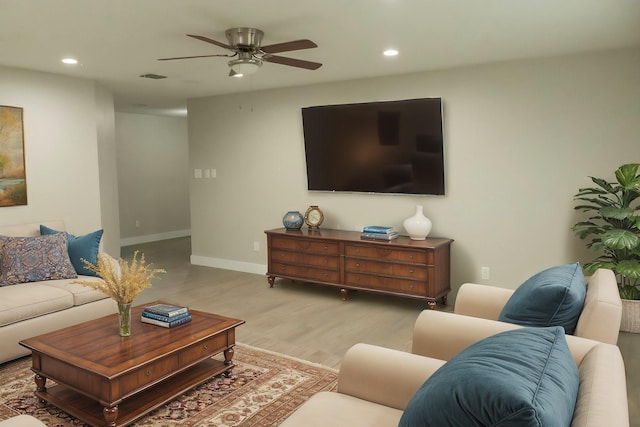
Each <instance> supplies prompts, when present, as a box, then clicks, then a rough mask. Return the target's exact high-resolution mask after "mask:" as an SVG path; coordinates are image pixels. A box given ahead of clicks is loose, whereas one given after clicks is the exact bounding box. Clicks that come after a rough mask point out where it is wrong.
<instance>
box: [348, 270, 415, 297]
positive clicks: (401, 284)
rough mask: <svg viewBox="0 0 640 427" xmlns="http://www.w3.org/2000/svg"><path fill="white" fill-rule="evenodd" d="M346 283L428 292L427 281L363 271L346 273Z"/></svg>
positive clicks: (362, 286) (412, 291) (366, 286)
mask: <svg viewBox="0 0 640 427" xmlns="http://www.w3.org/2000/svg"><path fill="white" fill-rule="evenodd" d="M345 282H346V283H345V284H346V285H347V286H348V285H351V286H357V287H359V288H370V289H376V290H387V291H394V292H402V293H406V294H414V295H421V296H424V295H426V293H427V283H426V282H422V281H417V280H408V279H398V278H395V277H385V276H375V275H371V274H362V273H352V272H347V273H345Z"/></svg>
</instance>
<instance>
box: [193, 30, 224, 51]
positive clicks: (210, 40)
mask: <svg viewBox="0 0 640 427" xmlns="http://www.w3.org/2000/svg"><path fill="white" fill-rule="evenodd" d="M187 36H189V37H193V38H194V39H198V40H201V41H203V42H206V43H211V44H214V45H216V46H220V47H223V48H225V49H229V50H233V48H232V47H231V46H229V45H228V44H224V43H222V42H219V41H215V40H213V39H210V38H209V37H205V36H196V35H194V34H187Z"/></svg>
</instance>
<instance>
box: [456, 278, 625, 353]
mask: <svg viewBox="0 0 640 427" xmlns="http://www.w3.org/2000/svg"><path fill="white" fill-rule="evenodd" d="M586 279H587V296H586V299H585V302H584V307H583V308H582V314H580V318H579V319H578V324H577V326H576V331H575V335H576V336H579V337H582V338H589V339H592V340H596V341H600V342H604V343H608V344H616V343H617V342H618V332H619V331H620V321H621V319H622V301H621V300H620V294H619V292H618V284H617V282H616V276H615V275H614V273H613V271H611V270H606V269H599V270H596V272H595V273H594V274H593V275H592V276H590V277H587V278H586ZM513 292H514V291H513V290H511V289H504V288H498V287H495V286H487V285H478V284H475V283H465V284H464V285H462V286H461V287H460V289H459V290H458V295H457V296H456V302H455V306H454V310H453V312H454V313H456V314H462V315H465V316H471V317H479V318H482V319H491V320H497V319H498V316H499V315H500V312H501V311H502V308H503V307H504V305H505V304H506V303H507V301H508V300H509V298H510V297H511V295H512V294H513Z"/></svg>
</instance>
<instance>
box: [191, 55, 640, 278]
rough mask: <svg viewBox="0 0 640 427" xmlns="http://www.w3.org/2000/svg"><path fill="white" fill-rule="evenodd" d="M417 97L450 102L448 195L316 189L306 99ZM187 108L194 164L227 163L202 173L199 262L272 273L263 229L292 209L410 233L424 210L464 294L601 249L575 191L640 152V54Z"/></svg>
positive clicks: (335, 224) (195, 209)
mask: <svg viewBox="0 0 640 427" xmlns="http://www.w3.org/2000/svg"><path fill="white" fill-rule="evenodd" d="M273 66H274V67H275V65H273ZM301 72H304V71H301ZM254 78H256V79H259V78H260V75H259V73H258V74H257V75H256V76H255V77H254ZM415 97H441V98H442V99H443V109H444V135H445V155H446V159H445V162H446V187H447V189H446V192H447V194H446V196H443V197H442V196H400V195H369V194H332V193H315V192H308V191H307V190H306V175H305V157H304V143H303V134H302V124H301V113H300V108H301V107H304V106H311V105H322V104H336V103H347V102H366V101H378V100H397V99H404V98H415ZM188 107H189V117H188V121H189V152H190V169H191V170H193V169H194V168H215V169H216V171H217V178H215V179H193V178H192V179H191V189H190V194H191V229H192V250H193V255H192V262H194V263H196V264H202V265H211V266H220V267H224V268H231V269H238V270H245V271H253V272H255V273H260V274H263V273H265V271H266V268H265V264H266V251H265V243H266V239H265V237H264V233H263V231H264V230H265V229H269V228H275V227H280V226H282V222H281V219H282V216H283V215H284V213H285V212H287V211H288V210H292V209H296V210H300V211H304V210H305V209H306V207H307V206H308V205H309V204H318V205H320V207H321V208H322V209H323V210H324V212H325V216H326V221H325V224H324V225H323V226H324V227H331V228H341V229H354V228H356V227H361V226H363V225H368V224H382V225H393V226H396V227H398V228H400V229H402V221H403V220H404V219H405V218H406V217H408V216H410V215H411V214H412V213H413V212H414V206H415V205H423V206H424V210H425V214H426V215H427V216H428V217H429V218H430V219H431V220H432V221H433V230H432V233H431V235H432V236H445V237H450V238H453V239H455V243H454V244H453V249H452V257H453V258H452V286H453V287H454V289H457V288H458V287H459V285H460V284H461V283H463V282H466V281H474V282H480V283H492V284H496V285H498V286H503V287H507V288H514V287H516V286H517V285H518V284H520V283H521V282H522V281H523V280H525V279H526V278H527V277H528V276H530V275H531V274H533V273H535V272H536V271H538V270H540V269H542V268H545V267H548V266H552V265H555V264H560V263H565V262H573V261H586V260H588V259H589V258H590V257H591V253H589V252H587V251H586V250H585V249H584V247H583V244H582V242H581V241H580V240H579V239H577V238H576V237H574V235H573V234H572V232H571V230H570V227H571V225H572V224H573V223H574V222H575V221H576V220H577V218H578V217H577V216H576V214H575V213H574V210H573V206H574V203H573V200H572V198H573V195H574V194H575V193H576V191H577V189H578V188H579V187H580V186H585V185H588V184H589V181H588V178H587V176H588V175H594V176H603V177H609V178H611V179H613V174H612V172H613V170H614V169H615V168H616V167H617V166H619V165H620V164H622V163H625V162H630V161H640V143H639V140H638V137H639V135H640V120H638V118H640V50H638V49H633V50H620V51H609V52H603V53H595V54H585V55H577V56H571V57H559V58H550V59H543V60H535V61H520V62H509V63H500V64H492V65H486V66H474V67H465V68H458V69H451V70H443V71H435V72H424V73H418V74H412V75H405V76H395V77H386V78H376V79H368V80H360V81H350V82H343V83H333V84H323V85H317V86H305V87H297V88H289V89H281V90H272V91H264V92H254V93H247V94H236V95H230V96H219V97H209V98H199V99H192V100H190V101H189V106H188ZM254 241H257V242H259V243H260V251H259V252H255V251H253V242H254ZM482 266H488V267H490V271H491V278H490V280H488V281H487V280H481V278H480V267H482ZM265 282H266V279H265Z"/></svg>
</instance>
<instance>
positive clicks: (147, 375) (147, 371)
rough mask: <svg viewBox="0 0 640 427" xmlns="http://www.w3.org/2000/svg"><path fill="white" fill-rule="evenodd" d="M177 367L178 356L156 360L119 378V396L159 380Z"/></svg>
mask: <svg viewBox="0 0 640 427" xmlns="http://www.w3.org/2000/svg"><path fill="white" fill-rule="evenodd" d="M178 367H179V364H178V355H177V354H173V355H171V356H168V357H165V358H162V359H160V360H156V361H154V362H153V363H150V364H148V365H146V366H143V367H142V368H139V369H136V370H134V371H131V372H129V373H127V374H125V375H123V376H122V377H121V378H120V395H126V394H128V393H131V392H133V391H135V390H137V389H139V388H141V387H144V386H146V385H148V384H151V383H152V382H154V381H156V380H159V379H160V378H163V377H165V376H166V375H169V374H171V373H173V372H175V371H176V370H177V369H178Z"/></svg>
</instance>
